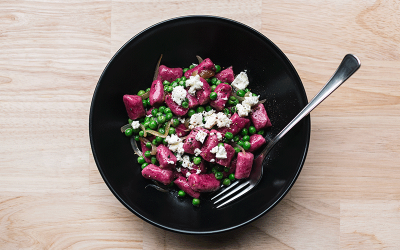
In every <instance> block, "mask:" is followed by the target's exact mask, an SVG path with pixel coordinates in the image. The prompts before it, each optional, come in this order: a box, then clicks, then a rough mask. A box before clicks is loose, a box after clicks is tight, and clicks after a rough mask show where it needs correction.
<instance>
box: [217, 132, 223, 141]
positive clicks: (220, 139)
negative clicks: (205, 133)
mask: <svg viewBox="0 0 400 250" xmlns="http://www.w3.org/2000/svg"><path fill="white" fill-rule="evenodd" d="M217 138H218V141H222V134H221V133H217Z"/></svg>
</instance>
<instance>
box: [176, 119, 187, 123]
mask: <svg viewBox="0 0 400 250" xmlns="http://www.w3.org/2000/svg"><path fill="white" fill-rule="evenodd" d="M178 120H179V121H180V122H181V123H185V121H186V119H185V118H178Z"/></svg>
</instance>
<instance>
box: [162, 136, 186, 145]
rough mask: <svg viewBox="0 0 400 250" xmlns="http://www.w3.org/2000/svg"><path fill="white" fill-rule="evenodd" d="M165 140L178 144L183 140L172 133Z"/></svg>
mask: <svg viewBox="0 0 400 250" xmlns="http://www.w3.org/2000/svg"><path fill="white" fill-rule="evenodd" d="M165 141H166V142H168V144H177V143H179V142H181V141H182V139H181V138H179V137H178V136H177V135H176V134H172V135H170V136H167V137H166V138H165Z"/></svg>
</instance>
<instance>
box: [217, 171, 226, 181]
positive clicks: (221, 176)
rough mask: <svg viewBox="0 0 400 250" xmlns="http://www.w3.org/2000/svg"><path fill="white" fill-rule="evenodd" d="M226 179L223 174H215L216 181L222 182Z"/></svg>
mask: <svg viewBox="0 0 400 250" xmlns="http://www.w3.org/2000/svg"><path fill="white" fill-rule="evenodd" d="M223 177H224V175H223V174H222V173H221V172H216V173H215V179H217V180H221V179H222V178H223Z"/></svg>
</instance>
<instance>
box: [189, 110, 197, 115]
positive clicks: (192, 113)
mask: <svg viewBox="0 0 400 250" xmlns="http://www.w3.org/2000/svg"><path fill="white" fill-rule="evenodd" d="M194 114H196V111H194V110H193V109H190V110H189V112H188V116H189V117H191V116H192V115H194Z"/></svg>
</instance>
